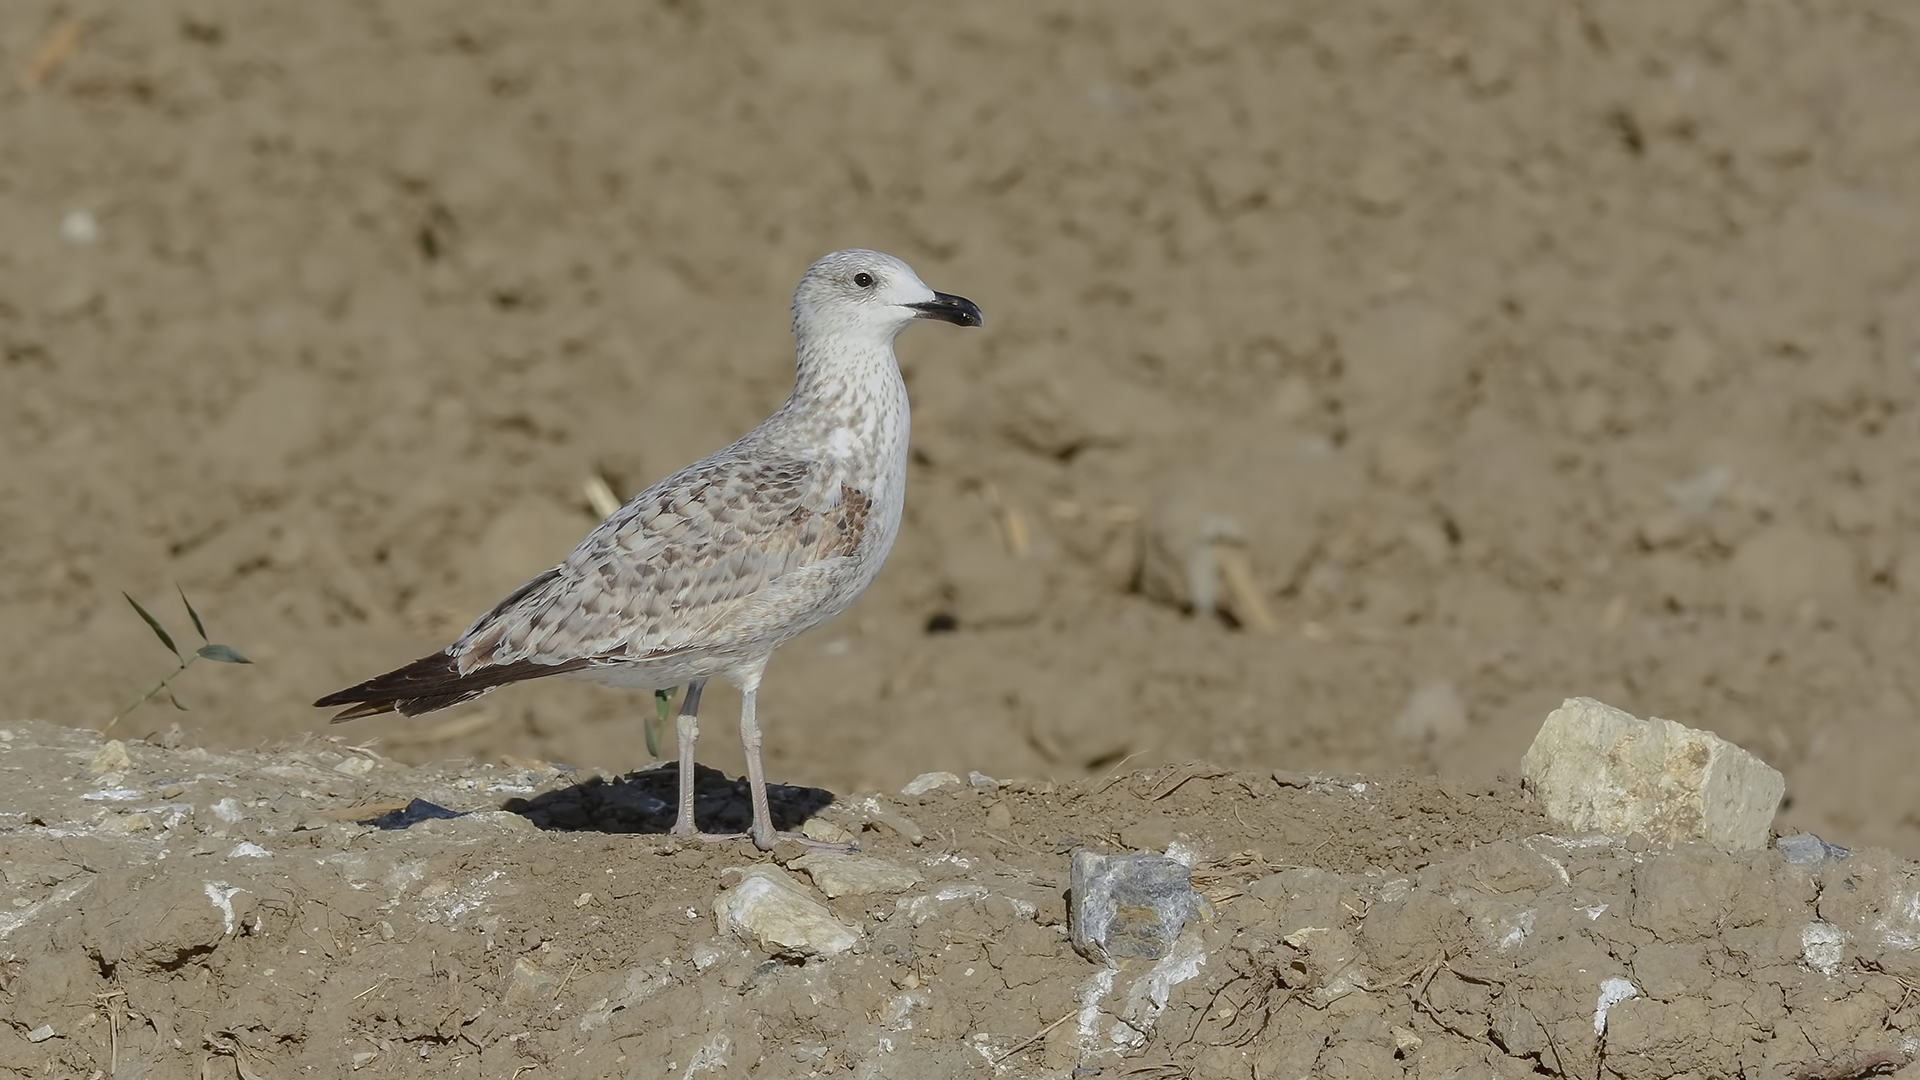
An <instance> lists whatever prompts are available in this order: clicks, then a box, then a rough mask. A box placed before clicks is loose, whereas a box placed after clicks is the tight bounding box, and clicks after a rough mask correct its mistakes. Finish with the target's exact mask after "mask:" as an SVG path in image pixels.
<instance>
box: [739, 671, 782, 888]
mask: <svg viewBox="0 0 1920 1080" xmlns="http://www.w3.org/2000/svg"><path fill="white" fill-rule="evenodd" d="M758 681H759V680H757V679H756V680H755V682H756V683H757V682H758ZM758 696H760V688H759V687H758V686H757V685H755V686H751V687H745V688H742V691H741V694H740V745H741V746H742V747H744V748H745V749H746V751H747V787H748V789H749V790H750V791H751V793H752V795H753V846H754V847H757V848H759V849H760V850H761V851H772V850H773V844H774V840H775V839H776V837H775V834H774V831H773V811H772V810H770V809H768V808H767V776H766V773H765V772H764V771H762V770H761V768H760V724H759V722H758V721H756V720H755V719H754V718H753V699H754V698H756V697H758Z"/></svg>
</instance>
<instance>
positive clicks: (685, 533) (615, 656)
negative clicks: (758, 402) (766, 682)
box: [315, 455, 872, 722]
mask: <svg viewBox="0 0 1920 1080" xmlns="http://www.w3.org/2000/svg"><path fill="white" fill-rule="evenodd" d="M821 473H822V469H821V467H820V466H819V465H817V464H815V463H812V462H806V461H798V460H784V459H783V460H776V461H771V462H760V463H750V462H748V461H746V460H745V459H742V458H738V457H732V456H726V455H722V456H716V457H714V458H709V459H707V460H706V461H702V462H700V463H698V464H696V465H693V466H691V467H690V468H688V469H686V470H684V471H682V472H681V473H679V474H677V475H675V476H673V477H671V478H670V479H667V480H664V481H661V482H660V483H658V484H656V485H654V486H653V487H651V488H648V489H647V490H646V491H644V492H642V493H641V494H640V495H639V496H638V497H636V498H635V499H634V500H633V501H632V502H629V503H628V504H627V505H626V506H624V507H622V508H620V510H618V511H617V512H615V513H614V515H613V516H612V517H610V518H608V519H607V520H606V521H604V522H602V523H601V525H600V527H599V528H597V529H595V530H594V531H593V532H592V533H591V534H589V535H588V536H587V538H586V539H585V540H584V541H582V542H581V543H580V546H579V547H577V548H575V549H574V551H573V554H571V555H569V556H567V559H566V561H565V562H563V563H561V564H560V565H559V566H556V567H554V568H553V569H551V570H548V571H546V572H545V573H543V574H541V575H539V576H538V577H535V578H534V579H533V580H531V581H528V582H527V583H526V584H524V585H522V586H520V587H519V588H518V589H515V590H514V591H513V592H512V593H511V594H510V595H508V596H507V598H506V599H504V600H502V601H500V603H499V604H497V605H495V606H494V609H493V610H492V611H489V612H488V613H487V614H485V615H483V616H481V617H480V618H479V619H478V620H477V621H475V623H474V624H473V625H472V626H471V627H469V628H468V629H467V632H466V633H464V634H462V635H461V636H460V640H458V641H456V642H454V643H453V644H452V645H449V646H448V647H447V648H446V649H445V650H444V651H442V652H438V653H435V654H433V655H432V656H428V657H424V658H422V659H420V660H417V661H415V662H413V663H411V664H408V665H406V666H405V667H401V668H397V669H395V670H393V671H389V672H387V673H386V674H384V675H380V676H377V677H375V678H373V679H369V680H367V681H366V682H364V683H361V684H359V685H358V686H352V687H348V688H347V689H345V690H341V691H338V692H336V693H333V694H329V695H327V696H326V697H324V698H321V699H320V700H319V701H317V702H315V704H317V705H326V706H334V705H346V706H349V708H347V709H346V710H345V711H343V712H341V713H340V714H339V715H338V716H335V717H334V720H335V722H339V721H342V720H352V719H355V718H358V717H362V716H371V715H374V714H376V713H383V712H392V711H398V712H401V713H404V714H406V715H409V716H416V715H419V714H421V713H427V712H433V711H434V710H436V709H444V708H446V707H447V706H449V705H456V704H459V703H460V702H462V701H468V700H471V699H472V698H476V697H479V696H480V695H481V694H484V693H487V692H488V691H490V690H494V689H496V688H498V687H501V686H505V685H507V684H508V683H513V682H521V681H524V680H526V679H535V678H540V677H542V676H547V675H558V674H561V673H562V672H568V671H578V670H581V669H583V668H589V667H593V666H596V665H599V664H611V663H620V662H624V661H633V660H645V659H649V658H658V657H666V656H671V655H674V654H675V653H680V652H685V651H688V650H691V649H695V648H705V647H711V646H714V645H716V644H721V643H723V642H724V641H725V639H726V636H727V634H728V632H729V627H728V620H729V619H731V618H732V617H733V616H734V615H736V614H737V613H739V612H740V611H741V609H742V607H743V606H744V605H745V604H746V603H747V602H748V601H749V600H751V598H752V597H753V596H754V594H755V593H757V592H759V591H760V590H761V589H764V588H765V587H766V586H767V585H769V584H770V583H772V582H774V581H777V580H778V579H779V578H781V577H782V576H784V575H786V574H790V573H793V572H794V571H796V570H801V569H803V568H806V567H809V566H814V565H817V564H820V563H822V562H826V561H828V560H832V559H837V558H842V557H845V556H849V555H852V554H853V553H854V551H855V550H856V549H857V548H858V547H859V546H860V539H861V537H862V536H863V535H864V533H865V531H866V526H867V514H868V512H869V511H870V509H871V508H872V499H871V498H870V496H868V495H867V494H866V493H865V492H862V491H859V490H857V489H855V488H852V487H849V486H847V485H845V484H840V483H834V482H831V481H829V480H827V479H825V478H824V477H823V476H822V475H821Z"/></svg>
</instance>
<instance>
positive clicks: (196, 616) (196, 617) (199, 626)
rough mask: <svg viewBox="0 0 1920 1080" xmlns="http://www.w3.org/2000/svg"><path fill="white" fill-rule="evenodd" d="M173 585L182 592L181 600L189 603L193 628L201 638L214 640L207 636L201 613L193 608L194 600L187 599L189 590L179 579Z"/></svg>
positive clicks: (188, 614) (188, 609)
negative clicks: (184, 587) (181, 584)
mask: <svg viewBox="0 0 1920 1080" xmlns="http://www.w3.org/2000/svg"><path fill="white" fill-rule="evenodd" d="M173 587H174V588H175V589H176V590H178V591H179V593H180V602H181V603H183V604H185V605H187V617H188V618H190V619H192V620H193V628H194V630H195V631H197V632H198V633H199V634H200V640H201V641H209V640H212V639H210V638H208V637H207V627H206V624H204V623H202V622H201V621H200V613H199V612H197V611H195V610H193V601H191V600H189V599H187V590H185V589H182V588H180V583H179V582H177V581H176V582H174V583H173ZM209 659H211V658H210V657H209Z"/></svg>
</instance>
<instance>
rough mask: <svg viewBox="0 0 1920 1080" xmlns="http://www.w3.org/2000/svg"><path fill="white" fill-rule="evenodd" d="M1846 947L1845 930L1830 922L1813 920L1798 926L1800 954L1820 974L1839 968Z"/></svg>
mask: <svg viewBox="0 0 1920 1080" xmlns="http://www.w3.org/2000/svg"><path fill="white" fill-rule="evenodd" d="M1846 948H1847V932H1846V931H1845V930H1842V929H1840V928H1839V927H1837V926H1835V925H1833V924H1832V923H1830V922H1822V921H1819V920H1815V921H1813V922H1810V923H1808V924H1807V925H1805V926H1803V927H1801V928H1800V956H1801V958H1802V959H1804V960H1805V961H1806V962H1807V966H1808V967H1810V968H1812V969H1814V970H1815V971H1818V972H1819V973H1820V974H1822V975H1832V974H1833V973H1834V972H1836V971H1839V970H1840V960H1841V957H1843V956H1844V955H1845V953H1846Z"/></svg>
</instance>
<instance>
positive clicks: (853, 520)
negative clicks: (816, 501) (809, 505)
mask: <svg viewBox="0 0 1920 1080" xmlns="http://www.w3.org/2000/svg"><path fill="white" fill-rule="evenodd" d="M872 512H873V496H871V495H869V494H867V493H866V492H864V491H861V490H860V489H859V488H857V487H854V486H853V485H852V484H841V485H840V505H839V506H836V507H834V508H833V509H832V510H829V511H827V517H828V518H829V519H830V520H831V521H832V522H833V528H834V532H835V535H836V536H837V538H838V542H837V543H836V544H835V545H834V547H833V549H832V551H831V554H833V555H851V554H853V553H854V551H855V550H857V549H858V548H859V547H860V538H861V537H863V536H865V535H866V534H867V515H868V514H870V513H872Z"/></svg>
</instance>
